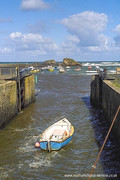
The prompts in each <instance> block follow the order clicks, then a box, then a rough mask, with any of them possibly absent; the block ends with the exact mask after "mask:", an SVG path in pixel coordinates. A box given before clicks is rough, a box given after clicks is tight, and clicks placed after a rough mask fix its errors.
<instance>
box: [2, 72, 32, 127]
mask: <svg viewBox="0 0 120 180" xmlns="http://www.w3.org/2000/svg"><path fill="white" fill-rule="evenodd" d="M5 78H6V75H3V76H2V79H1V80H0V129H2V128H3V127H5V125H6V124H8V123H9V121H10V120H12V118H13V117H14V116H15V115H16V114H17V113H18V112H21V110H22V109H24V108H25V107H26V106H28V105H29V104H30V103H31V102H33V101H35V80H34V75H30V74H27V75H25V76H22V77H21V78H20V76H17V77H15V76H14V77H11V76H9V75H7V79H5Z"/></svg>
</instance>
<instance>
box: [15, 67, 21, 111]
mask: <svg viewBox="0 0 120 180" xmlns="http://www.w3.org/2000/svg"><path fill="white" fill-rule="evenodd" d="M16 69H17V82H18V110H19V112H21V87H20V68H19V65H18V66H17V67H16Z"/></svg>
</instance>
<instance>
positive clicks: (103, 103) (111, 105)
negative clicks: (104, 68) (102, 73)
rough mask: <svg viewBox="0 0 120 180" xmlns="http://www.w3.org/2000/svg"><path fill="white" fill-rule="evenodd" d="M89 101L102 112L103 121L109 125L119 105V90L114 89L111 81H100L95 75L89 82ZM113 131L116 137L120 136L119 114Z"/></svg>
mask: <svg viewBox="0 0 120 180" xmlns="http://www.w3.org/2000/svg"><path fill="white" fill-rule="evenodd" d="M90 100H91V104H92V105H93V106H94V107H96V108H101V109H102V110H103V115H104V117H105V119H106V120H108V121H109V122H110V124H111V123H112V121H113V118H114V116H115V114H116V111H117V109H118V107H119V105H120V88H118V87H116V86H115V85H114V84H113V83H112V82H111V81H108V80H104V81H101V80H100V78H99V76H98V75H95V76H93V77H92V81H91V95H90ZM113 129H114V130H115V132H116V134H117V135H118V134H119V135H120V112H119V114H118V116H117V119H116V121H115V124H114V127H113Z"/></svg>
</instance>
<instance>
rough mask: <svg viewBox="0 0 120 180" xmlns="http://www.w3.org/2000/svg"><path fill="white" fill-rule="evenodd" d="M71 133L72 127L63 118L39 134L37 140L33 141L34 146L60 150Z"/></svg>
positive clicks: (68, 140)
mask: <svg viewBox="0 0 120 180" xmlns="http://www.w3.org/2000/svg"><path fill="white" fill-rule="evenodd" d="M73 133H74V127H73V126H72V125H71V123H70V122H69V121H68V120H67V119H66V118H63V119H61V120H60V121H58V122H56V123H54V124H53V125H51V126H50V127H48V128H47V129H46V130H45V131H44V132H43V133H42V134H41V137H40V140H39V142H36V143H35V147H36V148H41V149H43V150H47V151H49V152H50V151H52V150H60V149H61V148H62V147H64V146H66V145H67V144H68V143H69V142H70V141H71V139H72V136H73Z"/></svg>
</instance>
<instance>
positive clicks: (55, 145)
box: [40, 136, 72, 151]
mask: <svg viewBox="0 0 120 180" xmlns="http://www.w3.org/2000/svg"><path fill="white" fill-rule="evenodd" d="M71 139H72V136H70V137H69V138H67V139H66V140H64V141H62V142H57V141H56V142H55V141H50V142H47V141H42V142H40V147H41V149H43V150H48V151H56V150H60V149H61V148H63V147H64V146H66V145H67V144H68V143H69V142H70V141H71ZM49 143H50V144H49ZM48 146H49V147H50V149H49V148H48Z"/></svg>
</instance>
